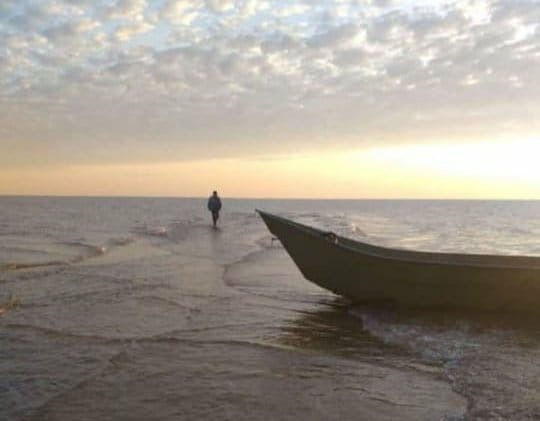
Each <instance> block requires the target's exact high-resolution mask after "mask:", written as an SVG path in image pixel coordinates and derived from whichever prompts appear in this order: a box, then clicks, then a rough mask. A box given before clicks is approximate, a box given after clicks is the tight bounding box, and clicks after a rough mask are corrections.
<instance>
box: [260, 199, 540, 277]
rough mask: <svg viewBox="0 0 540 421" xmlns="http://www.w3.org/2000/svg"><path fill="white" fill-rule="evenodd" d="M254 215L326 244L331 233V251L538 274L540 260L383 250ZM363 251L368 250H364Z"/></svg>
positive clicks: (391, 259)
mask: <svg viewBox="0 0 540 421" xmlns="http://www.w3.org/2000/svg"><path fill="white" fill-rule="evenodd" d="M256 212H257V213H259V215H261V216H264V215H266V216H268V217H270V218H273V219H276V220H278V221H280V222H282V223H284V224H286V225H289V226H291V227H293V228H296V229H297V230H300V231H303V232H305V233H307V234H309V235H311V236H313V237H314V238H316V239H319V240H324V241H328V240H327V239H325V238H324V237H322V235H324V234H329V233H332V234H334V235H335V236H336V237H337V239H338V241H337V242H336V243H335V244H333V245H334V246H335V247H338V248H341V249H344V250H346V251H348V252H353V253H361V254H364V255H366V256H369V257H373V258H378V259H383V260H389V261H399V262H406V263H418V264H430V265H443V266H458V267H467V266H468V267H475V268H486V269H510V270H540V256H521V255H520V256H513V255H504V254H500V255H497V254H479V253H445V252H430V251H418V250H409V249H400V248H392V247H384V246H378V245H374V244H370V243H365V242H362V241H358V240H353V239H351V238H347V237H343V236H341V235H338V234H335V233H333V232H331V231H324V230H321V229H319V228H316V227H312V226H309V225H305V224H301V223H299V222H295V221H292V220H290V219H287V218H284V217H282V216H278V215H274V214H271V213H268V212H265V211H261V210H259V209H256ZM340 240H341V241H340ZM280 241H281V239H280ZM347 243H349V244H347ZM365 248H368V249H371V250H365ZM452 259H458V260H459V259H461V261H452ZM471 259H473V260H471ZM474 259H479V260H481V261H474ZM490 260H506V262H503V263H500V262H499V263H498V262H494V261H490ZM523 260H530V261H532V262H523ZM531 263H532V264H531Z"/></svg>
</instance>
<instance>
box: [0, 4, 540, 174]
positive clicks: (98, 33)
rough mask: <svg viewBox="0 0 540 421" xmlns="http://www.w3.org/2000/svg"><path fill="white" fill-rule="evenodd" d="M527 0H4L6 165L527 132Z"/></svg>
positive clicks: (539, 55) (539, 50)
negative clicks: (442, 0)
mask: <svg viewBox="0 0 540 421" xmlns="http://www.w3.org/2000/svg"><path fill="white" fill-rule="evenodd" d="M539 22H540V3H539V2H538V1H536V0H520V1H514V0H500V1H499V0H493V1H491V0H478V1H455V2H433V1H430V2H428V1H421V2H413V1H398V0H396V1H375V0H371V1H369V0H368V1H354V0H335V1H325V0H317V1H307V0H290V1H289V0H288V1H277V0H236V1H233V0H189V1H188V0H165V1H163V0H161V1H148V0H119V1H115V0H101V1H90V0H50V1H48V0H43V1H31V0H17V1H12V0H3V1H2V3H1V4H0V142H1V143H2V146H3V151H4V153H2V155H1V157H0V161H1V163H2V165H24V164H32V165H35V164H37V163H43V164H54V163H62V162H103V161H111V162H135V161H164V160H184V159H196V158H201V157H205V158H208V157H224V156H231V155H236V156H237V155H242V154H246V155H249V154H258V155H264V154H273V153H276V152H290V151H302V150H309V149H312V148H324V147H328V148H332V147H336V145H338V146H339V147H343V148H356V147H361V146H362V145H365V144H386V143H389V142H391V143H398V142H411V141H415V142H417V141H432V142H433V141H440V140H444V141H449V140H450V141H452V140H454V141H460V140H463V139H476V138H482V139H489V138H495V137H501V136H503V137H504V136H506V137H509V138H519V137H527V136H530V135H531V134H534V133H535V132H537V131H538V129H539V128H540V127H539V126H540V123H539V122H540V105H539V103H538V98H540V83H539V82H540V80H539V78H540V66H539V65H540V30H539V27H538V23H539Z"/></svg>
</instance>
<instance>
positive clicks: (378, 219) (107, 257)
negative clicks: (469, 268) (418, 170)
mask: <svg viewBox="0 0 540 421" xmlns="http://www.w3.org/2000/svg"><path fill="white" fill-rule="evenodd" d="M204 202H205V201H204V200H200V199H159V198H155V199H154V198H151V199H140V198H122V199H119V198H107V199H105V198H23V197H1V198H0V212H1V214H2V221H1V222H0V419H2V420H3V419H11V420H16V419H25V420H27V419H28V420H41V419H47V420H72V419H81V420H85V419H88V420H93V419H102V420H108V419H110V420H113V419H114V420H122V419H126V420H127V419H150V420H161V419H163V420H166V419H201V418H205V419H258V418H264V419H298V418H301V419H321V420H322V419H338V418H340V419H397V418H399V419H410V420H417V419H427V420H432V419H535V418H538V417H540V393H539V390H540V381H539V380H538V379H539V378H540V324H539V323H538V321H537V319H536V318H535V317H529V318H527V319H524V318H512V317H508V316H502V315H493V314H491V315H486V314H456V313H433V312H414V311H397V310H390V309H380V308H367V307H354V306H350V305H348V304H347V302H346V301H345V300H343V299H340V298H339V297H336V296H334V295H332V294H331V293H329V292H326V291H324V290H322V289H320V288H318V287H316V286H314V285H312V284H310V283H309V282H307V281H305V280H304V279H303V278H302V276H301V275H300V273H299V271H298V270H297V269H296V267H295V266H294V264H293V263H292V262H291V260H290V259H289V257H288V256H287V255H286V253H285V251H284V250H283V249H282V248H281V246H280V245H279V243H278V242H275V241H271V236H270V234H269V233H268V231H267V230H266V228H265V226H264V225H263V223H262V221H261V220H260V219H259V217H258V216H257V215H256V214H255V212H254V211H253V209H254V208H262V209H265V210H269V211H276V212H279V213H280V214H282V215H284V216H287V217H291V218H293V219H295V220H298V221H300V222H305V223H308V224H314V225H316V226H319V227H323V228H328V229H332V230H334V231H337V232H339V233H341V234H344V235H346V236H349V237H352V238H357V239H361V240H364V241H369V242H372V243H375V244H381V245H387V246H394V247H406V248H415V249H422V250H438V251H466V252H479V253H505V254H529V255H540V219H539V218H538V215H539V214H540V202H482V201H474V202H467V201H251V200H225V201H224V208H225V209H224V211H223V212H222V216H221V220H220V229H218V230H213V229H212V228H211V227H210V218H209V215H208V214H207V212H206V211H205V203H204Z"/></svg>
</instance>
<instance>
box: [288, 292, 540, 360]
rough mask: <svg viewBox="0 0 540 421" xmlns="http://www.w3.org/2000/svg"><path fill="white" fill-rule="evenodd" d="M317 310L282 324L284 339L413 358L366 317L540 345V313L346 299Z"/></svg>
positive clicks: (301, 345)
mask: <svg viewBox="0 0 540 421" xmlns="http://www.w3.org/2000/svg"><path fill="white" fill-rule="evenodd" d="M319 304H320V306H319V307H317V308H316V309H314V310H310V311H305V312H302V313H301V315H300V316H299V317H297V318H295V319H293V320H292V321H291V322H290V323H288V324H287V325H285V326H283V327H282V328H281V330H282V335H281V336H280V338H279V341H280V342H281V343H282V344H284V345H286V346H291V347H295V348H298V349H303V350H311V351H318V352H323V353H328V354H332V355H336V356H340V357H351V358H375V359H382V358H384V359H388V358H392V356H393V357H398V358H400V359H401V358H403V357H405V358H407V356H409V357H411V356H412V354H414V351H413V350H412V349H411V348H409V347H406V346H405V347H404V346H403V344H397V343H393V342H392V341H387V340H384V339H383V338H382V337H381V336H376V335H374V334H373V333H372V332H370V330H369V329H367V328H366V327H365V326H364V323H363V321H362V320H363V318H366V317H367V318H375V319H377V322H378V323H383V324H387V325H391V326H392V327H393V328H396V327H397V328H399V326H400V325H402V326H407V327H408V329H410V328H411V326H412V327H413V329H416V327H417V328H419V329H418V332H420V331H424V332H430V333H431V334H435V333H436V332H438V333H441V332H450V331H452V332H460V331H461V332H463V333H467V335H471V336H477V335H488V336H489V335H491V334H494V335H496V336H497V335H498V334H499V333H503V332H504V335H503V337H504V338H506V339H505V340H509V339H510V340H511V341H512V342H513V343H514V345H516V346H526V347H530V346H538V345H540V323H539V319H538V317H537V316H532V315H516V314H502V313H486V312H467V313H465V312H456V311H433V310H430V311H427V310H423V311H419V310H406V309H397V308H386V307H383V308H381V307H377V306H371V307H370V306H361V307H358V306H351V305H350V304H347V303H345V302H343V301H341V300H340V299H336V300H335V301H330V302H328V301H325V302H321V303H319Z"/></svg>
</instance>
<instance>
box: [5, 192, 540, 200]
mask: <svg viewBox="0 0 540 421" xmlns="http://www.w3.org/2000/svg"><path fill="white" fill-rule="evenodd" d="M4 197H17V198H79V199H83V198H88V199H207V198H208V197H207V196H159V195H156V196H152V195H150V196H142V195H92V194H90V195H78V194H76V195H71V194H1V193H0V198H4ZM221 197H222V198H224V199H226V200H306V201H308V200H309V201H317V200H328V201H330V200H335V201H338V200H342V201H354V200H358V201H360V200H364V201H391V200H402V201H429V200H431V201H485V202H538V201H540V198H538V199H532V198H507V199H505V198H482V197H479V198H463V197H454V198H448V197H431V198H426V197H393V198H392V197H356V198H354V197H333V198H329V197H240V196H221Z"/></svg>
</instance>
